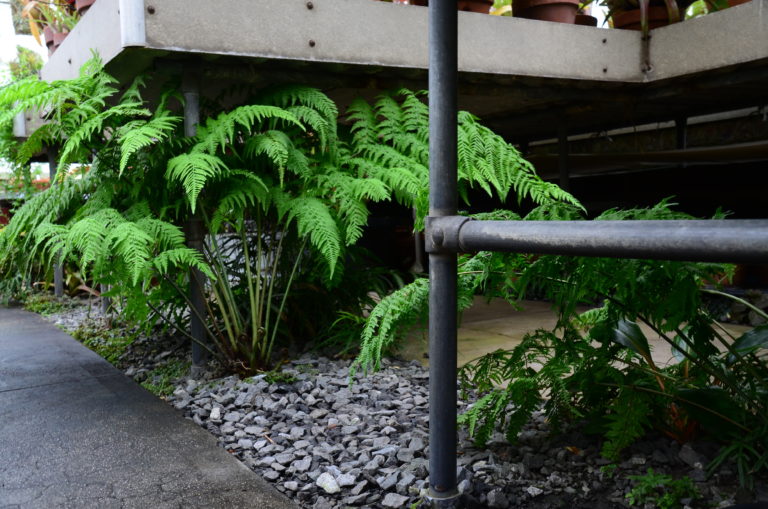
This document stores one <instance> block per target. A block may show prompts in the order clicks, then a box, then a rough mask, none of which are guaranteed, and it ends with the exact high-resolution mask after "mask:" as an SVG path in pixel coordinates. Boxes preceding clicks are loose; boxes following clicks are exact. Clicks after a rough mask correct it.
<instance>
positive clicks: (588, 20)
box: [576, 14, 597, 27]
mask: <svg viewBox="0 0 768 509" xmlns="http://www.w3.org/2000/svg"><path fill="white" fill-rule="evenodd" d="M576 24H577V25H582V26H585V27H596V26H597V18H596V17H594V16H590V15H589V14H576Z"/></svg>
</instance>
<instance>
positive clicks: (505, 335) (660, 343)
mask: <svg viewBox="0 0 768 509" xmlns="http://www.w3.org/2000/svg"><path fill="white" fill-rule="evenodd" d="M578 309H579V311H586V310H587V309H588V308H586V307H580V308H578ZM556 323H557V316H556V314H555V312H554V311H553V310H552V304H551V303H549V302H544V301H522V302H520V305H519V309H515V308H514V307H512V306H511V305H510V304H509V303H508V302H506V301H505V300H503V299H493V300H492V301H491V302H487V301H486V300H485V298H484V297H475V301H474V304H473V305H472V307H471V308H469V309H467V310H466V311H465V312H464V313H463V316H462V318H461V323H460V326H459V328H458V331H457V345H456V347H457V353H458V355H457V359H456V360H457V364H458V366H463V365H464V364H466V363H468V362H471V361H473V360H475V359H477V358H478V357H482V356H483V355H486V354H488V353H491V352H493V351H495V350H498V349H500V348H501V349H505V350H506V349H512V348H514V347H515V346H517V345H519V344H520V342H521V341H522V340H523V337H524V336H525V335H526V334H527V333H529V332H533V331H535V330H536V329H548V330H551V329H553V328H554V326H555V324H556ZM721 326H722V327H723V328H724V329H725V330H727V331H728V332H729V333H730V334H731V335H733V336H734V337H738V336H740V335H741V334H744V333H745V332H746V331H748V330H750V329H751V327H748V326H746V325H735V324H721ZM640 329H641V330H642V331H643V333H644V334H645V335H646V337H647V338H648V342H649V344H650V346H651V356H652V357H653V360H654V362H656V364H657V365H659V366H666V365H668V364H670V363H676V362H677V361H676V360H675V358H674V356H673V355H672V350H671V348H670V346H669V343H667V342H666V341H664V340H663V339H662V338H661V336H659V335H658V334H656V333H655V332H654V331H653V330H651V328H650V327H648V326H646V325H645V324H642V323H641V324H640ZM426 352H427V337H426V331H423V330H419V331H414V332H412V333H411V334H410V335H409V336H408V339H407V340H406V341H404V344H403V347H402V349H401V350H400V352H399V353H400V355H401V356H402V357H404V358H406V359H415V360H418V361H419V362H421V363H422V364H423V365H424V366H427V365H428V364H429V360H428V359H427V358H426V355H425V354H426Z"/></svg>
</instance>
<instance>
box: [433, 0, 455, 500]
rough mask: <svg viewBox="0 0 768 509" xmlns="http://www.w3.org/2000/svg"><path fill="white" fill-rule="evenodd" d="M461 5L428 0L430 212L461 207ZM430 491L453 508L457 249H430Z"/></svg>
mask: <svg viewBox="0 0 768 509" xmlns="http://www.w3.org/2000/svg"><path fill="white" fill-rule="evenodd" d="M457 47H458V10H457V4H456V1H455V0H432V2H430V3H429V215H430V216H431V217H440V216H453V215H456V212H457V200H458V198H457V185H456V181H457V169H456V165H457V141H456V138H457V113H458V106H457V102H458V100H457V75H458V57H457V53H458V52H457ZM429 283H430V289H429V496H430V498H431V499H432V503H433V505H434V506H436V507H450V506H451V505H453V504H454V503H455V502H456V501H457V500H458V492H457V491H456V326H457V315H456V307H457V306H456V254H455V253H444V252H443V253H432V252H431V253H430V254H429Z"/></svg>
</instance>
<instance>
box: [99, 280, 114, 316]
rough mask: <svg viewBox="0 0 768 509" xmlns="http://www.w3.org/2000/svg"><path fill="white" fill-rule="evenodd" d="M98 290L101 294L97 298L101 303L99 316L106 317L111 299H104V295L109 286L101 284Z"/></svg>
mask: <svg viewBox="0 0 768 509" xmlns="http://www.w3.org/2000/svg"><path fill="white" fill-rule="evenodd" d="M99 290H100V292H101V294H102V296H101V297H99V301H100V303H101V314H102V315H106V314H107V313H109V308H110V307H112V299H110V298H109V297H104V294H105V293H106V292H108V291H109V285H105V284H104V283H101V284H100V285H99Z"/></svg>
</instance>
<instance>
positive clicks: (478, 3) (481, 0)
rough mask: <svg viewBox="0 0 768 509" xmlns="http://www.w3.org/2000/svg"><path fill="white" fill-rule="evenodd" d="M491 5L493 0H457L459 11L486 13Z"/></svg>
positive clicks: (489, 10)
mask: <svg viewBox="0 0 768 509" xmlns="http://www.w3.org/2000/svg"><path fill="white" fill-rule="evenodd" d="M491 7H493V0H459V1H458V8H459V10H460V11H467V12H480V13H483V14H488V13H489V12H491Z"/></svg>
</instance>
